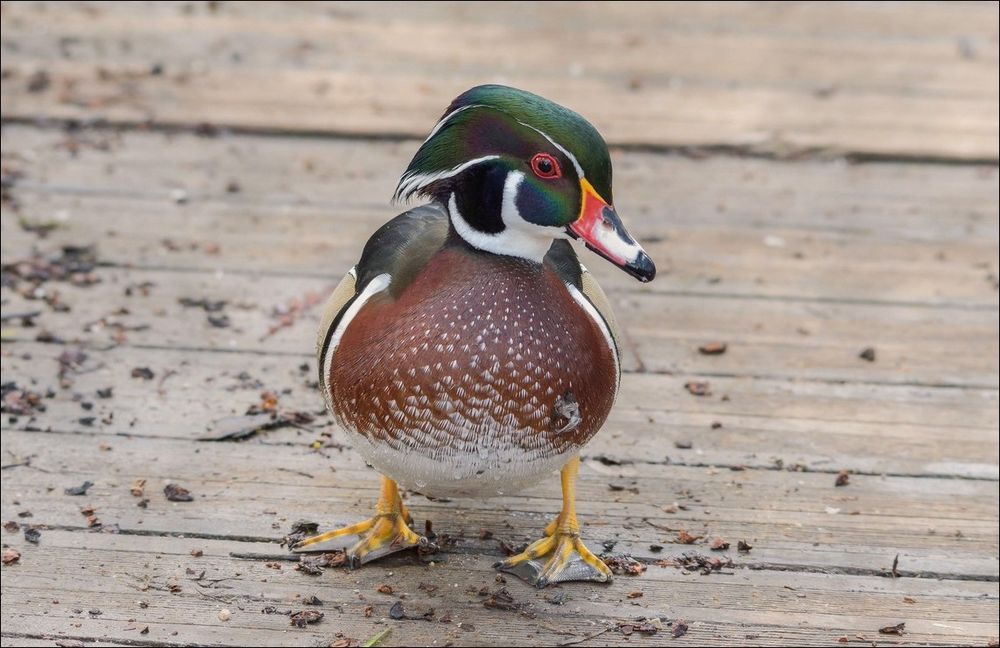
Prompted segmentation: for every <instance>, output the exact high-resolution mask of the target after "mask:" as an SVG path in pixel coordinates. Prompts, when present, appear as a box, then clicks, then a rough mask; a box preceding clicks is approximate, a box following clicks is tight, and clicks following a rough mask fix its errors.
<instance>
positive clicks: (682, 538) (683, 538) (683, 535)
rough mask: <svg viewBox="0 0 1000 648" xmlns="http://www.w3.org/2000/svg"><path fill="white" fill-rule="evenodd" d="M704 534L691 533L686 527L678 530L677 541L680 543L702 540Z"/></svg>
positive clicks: (692, 542)
mask: <svg viewBox="0 0 1000 648" xmlns="http://www.w3.org/2000/svg"><path fill="white" fill-rule="evenodd" d="M703 537H704V536H696V535H691V534H690V533H688V532H687V531H685V530H684V529H681V530H680V531H678V532H677V542H679V543H680V544H694V543H696V542H698V541H699V540H701V539H702V538H703Z"/></svg>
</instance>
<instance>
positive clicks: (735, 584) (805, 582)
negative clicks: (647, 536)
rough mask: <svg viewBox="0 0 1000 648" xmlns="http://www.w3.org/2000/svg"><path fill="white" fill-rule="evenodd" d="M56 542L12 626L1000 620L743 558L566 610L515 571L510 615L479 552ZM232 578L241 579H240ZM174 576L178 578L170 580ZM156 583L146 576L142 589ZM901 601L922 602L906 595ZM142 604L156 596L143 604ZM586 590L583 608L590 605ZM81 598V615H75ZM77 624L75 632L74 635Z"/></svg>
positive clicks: (20, 587)
mask: <svg viewBox="0 0 1000 648" xmlns="http://www.w3.org/2000/svg"><path fill="white" fill-rule="evenodd" d="M46 538H49V541H48V543H47V544H46V545H41V546H39V547H26V548H25V557H24V558H23V559H22V560H23V561H24V562H23V563H22V564H20V565H17V566H16V567H14V568H5V574H6V575H7V579H5V581H4V595H5V599H6V600H9V601H10V605H11V609H12V611H13V612H14V614H13V615H12V618H13V619H14V621H13V623H12V625H11V626H10V629H5V632H17V631H22V629H23V630H27V631H30V632H35V633H40V632H43V631H44V632H49V633H53V634H55V633H65V634H68V635H73V634H77V633H79V634H82V635H84V636H86V635H90V636H93V635H99V636H104V637H108V638H124V637H130V636H131V633H137V632H138V630H139V629H141V628H143V627H146V626H148V627H149V628H150V632H149V636H148V637H147V639H149V640H155V641H164V642H167V643H168V645H172V644H174V643H175V642H176V643H177V644H182V643H192V642H197V643H199V644H206V643H207V644H209V645H232V642H233V640H234V637H240V636H247V637H253V638H254V640H255V641H261V637H264V638H266V640H267V642H268V643H278V642H280V643H282V644H285V643H291V642H295V643H299V644H301V643H303V642H307V641H312V642H316V641H324V642H329V641H330V640H331V637H332V636H333V634H334V633H336V632H345V633H346V634H347V635H348V636H352V637H354V638H360V639H364V638H366V637H368V636H371V635H374V634H376V633H378V632H379V631H380V630H382V629H383V628H385V627H391V628H392V629H393V633H392V635H391V636H390V637H389V638H388V640H387V642H386V644H387V645H414V644H421V643H425V642H426V643H431V642H432V640H433V639H437V640H438V642H439V643H442V642H446V641H455V642H458V643H462V644H472V645H491V644H495V643H497V642H498V641H499V642H502V641H512V640H513V641H514V642H526V641H532V640H534V641H539V642H542V643H559V642H563V641H568V640H572V639H574V638H581V637H586V636H589V635H590V634H592V633H594V632H596V631H599V630H601V629H603V628H604V627H605V625H606V624H609V623H610V624H612V625H613V624H614V623H615V622H617V621H619V620H626V619H634V618H635V617H637V616H644V615H645V616H663V618H664V619H665V620H668V621H672V620H676V619H681V618H683V619H685V620H686V621H687V622H688V624H689V625H690V626H691V633H690V636H689V637H688V640H689V641H699V642H705V641H711V642H721V641H725V642H727V643H735V644H737V645H775V644H779V643H781V642H788V641H795V640H796V639H798V640H800V641H804V642H806V643H816V642H820V641H822V642H833V641H836V638H837V637H838V636H840V635H842V634H845V633H846V634H848V635H849V636H852V637H853V634H854V633H856V632H866V633H868V634H871V635H875V634H876V633H877V628H878V627H880V626H881V625H884V624H886V623H888V622H889V621H891V622H893V623H895V622H897V619H905V620H906V623H907V629H908V631H909V632H908V634H907V637H906V640H908V641H911V642H912V641H921V642H925V641H926V642H929V643H930V645H941V644H947V643H949V642H952V643H953V642H958V641H968V642H971V641H975V640H979V639H980V638H981V637H982V638H985V637H988V636H989V633H990V632H992V631H993V628H994V627H995V626H994V625H991V624H990V622H988V621H983V619H984V618H988V617H989V616H990V615H991V613H992V611H993V609H994V608H995V606H996V600H995V597H992V596H989V594H990V592H991V589H995V588H994V587H992V584H985V583H975V582H968V581H945V582H943V583H935V582H931V581H923V580H920V579H909V578H903V579H896V580H889V579H877V578H871V577H857V576H854V577H844V576H830V575H820V574H790V573H784V574H782V573H769V572H755V571H745V570H739V571H738V572H737V573H736V574H735V575H733V576H712V577H701V576H697V575H683V574H681V573H680V572H678V571H675V570H673V569H660V568H656V567H653V568H650V570H649V571H647V572H646V574H645V575H644V576H642V577H640V578H625V577H622V579H621V580H620V581H619V582H617V583H615V584H613V585H612V586H610V587H599V586H593V585H581V586H580V587H574V588H572V589H570V588H564V591H565V593H566V594H567V597H566V603H565V604H563V605H561V606H556V605H553V604H552V603H550V602H548V601H547V600H546V598H545V597H546V595H549V596H551V593H547V592H538V591H536V590H532V589H530V588H528V587H526V586H524V585H523V584H521V583H518V582H508V583H507V587H508V588H509V589H510V590H511V591H512V593H513V594H514V595H515V596H516V597H517V599H518V600H519V601H521V602H523V603H525V604H526V605H527V606H528V609H529V610H530V611H531V613H532V614H531V616H525V615H521V614H518V613H517V612H513V611H512V612H502V611H496V610H492V611H486V612H485V613H484V612H483V607H482V600H483V597H481V596H479V595H478V590H479V589H481V588H482V587H486V588H487V589H488V590H490V591H492V590H494V589H495V588H497V587H498V585H497V584H496V582H495V581H494V579H493V573H492V571H491V570H490V568H489V564H488V563H487V562H486V561H484V560H482V559H479V558H476V557H466V556H455V557H454V558H453V559H452V560H449V561H447V562H444V563H438V564H436V565H434V566H423V567H415V566H413V564H412V561H411V560H408V559H406V558H402V559H401V558H396V559H390V560H389V562H388V564H387V566H386V567H384V568H382V569H371V568H368V569H363V570H361V571H358V572H353V573H348V572H341V571H337V570H333V571H327V572H326V573H325V574H323V575H322V576H320V577H309V576H305V575H303V574H301V573H299V572H295V571H293V570H292V569H290V565H288V564H284V565H283V566H282V568H281V569H272V568H269V567H267V566H266V565H265V564H264V562H263V561H259V562H251V561H235V560H233V559H231V558H230V557H229V556H228V555H227V554H228V551H230V550H231V549H232V547H233V545H234V544H236V545H239V546H238V548H239V549H243V550H251V551H252V550H254V549H263V550H265V551H266V550H267V548H268V546H267V545H254V544H251V543H233V542H226V541H218V540H202V539H197V540H195V539H180V538H171V539H164V538H155V537H153V538H150V537H144V538H137V537H134V536H125V535H122V536H110V535H106V534H80V533H67V532H50V533H47V534H46ZM192 549H199V550H201V551H203V556H202V557H200V558H193V557H191V555H190V553H189V552H190V550H192ZM152 551H155V552H157V554H158V555H159V556H160V558H159V559H158V560H156V561H150V559H149V552H152ZM49 561H51V564H52V566H59V565H73V568H72V569H70V570H69V572H70V573H75V574H79V576H77V577H76V578H74V580H73V582H72V584H70V586H69V587H67V586H66V583H61V584H59V583H55V582H54V581H53V578H52V576H51V572H49V570H48V569H47V567H48V566H49V564H47V563H49ZM393 565H395V568H393ZM387 568H388V569H391V571H386V569H387ZM188 569H192V570H194V572H195V573H194V575H189V574H188V573H187V570H188ZM202 570H204V573H205V575H204V577H203V579H201V582H200V583H199V582H198V581H196V580H194V578H195V577H196V576H197V575H198V574H199V573H201V572H202ZM234 574H239V576H238V577H236V578H233V577H232V576H233V575H234ZM217 578H224V579H227V580H223V581H221V582H219V583H218V584H216V585H214V586H213V584H212V582H211V579H217ZM387 581H388V582H391V583H392V584H393V585H394V588H395V592H394V593H393V594H392V595H385V594H381V593H378V592H376V591H375V590H376V589H377V588H378V586H379V585H380V584H382V583H385V582H387ZM421 582H424V583H429V584H431V585H437V586H438V587H437V589H436V590H434V591H432V592H431V593H430V594H427V593H426V591H425V590H426V588H425V589H419V588H418V584H419V583H421ZM171 583H176V584H177V585H178V586H179V590H178V591H176V592H174V593H171V592H168V591H166V590H167V588H168V584H171ZM54 585H55V586H57V587H58V586H59V585H62V587H60V589H59V590H58V594H59V599H58V600H59V602H58V603H54V602H53V601H52V598H51V595H50V594H46V592H51V591H52V589H51V588H52V587H53V586H54ZM147 585H148V586H149V588H148V589H145V590H144V591H142V590H141V588H143V587H146V586H147ZM628 590H633V591H641V592H643V594H644V596H643V597H642V598H641V599H640V600H635V599H631V600H629V599H625V597H624V594H625V591H628ZM981 594H986V595H987V596H986V597H985V598H984V597H983V596H981ZM310 595H314V596H317V597H318V598H319V599H320V600H321V601H322V603H321V605H319V606H318V608H317V609H319V610H321V611H323V612H324V613H325V614H326V615H327V616H326V618H325V619H324V620H323V621H322V622H321V623H319V624H317V625H315V626H309V627H307V628H305V629H300V630H291V629H289V628H288V627H287V623H288V621H287V617H285V616H283V615H281V614H271V615H268V614H262V613H261V610H262V608H264V607H265V606H267V605H272V606H274V607H276V608H278V609H279V610H287V609H295V610H298V609H302V608H303V607H304V606H302V604H301V603H300V601H301V599H302V598H303V597H306V596H310ZM403 597H405V599H404V598H403ZM904 597H908V598H909V599H911V600H912V601H913V603H905V602H904ZM401 599H402V600H404V603H405V607H406V610H407V611H408V612H410V613H411V614H415V613H421V612H424V611H426V610H427V609H428V608H434V609H435V612H436V617H437V618H440V617H443V616H445V615H446V614H447V615H448V616H450V617H451V619H452V621H451V623H448V624H440V623H434V624H428V623H426V622H421V621H391V620H389V619H388V618H387V617H388V609H389V607H390V606H391V605H392V604H393V603H395V602H396V601H398V600H401ZM626 600H628V601H629V603H630V604H626ZM95 601H97V603H96V604H97V605H100V609H101V610H102V614H100V615H90V614H88V613H87V612H86V610H90V609H94V606H95ZM138 601H143V602H145V603H146V605H147V606H148V607H139V605H138ZM584 601H586V611H582V610H581V607H580V605H579V604H580V603H582V602H584ZM817 604H821V605H822V606H823V608H824V610H823V612H821V613H817V612H816V610H815V608H816V605H817ZM369 605H370V606H372V608H373V614H372V616H371V618H366V617H365V615H364V608H365V607H366V606H369ZM74 606H76V609H80V610H83V611H84V612H83V613H82V614H80V613H74V612H73V611H72V610H73V609H74ZM623 606H624V609H623ZM224 607H225V608H226V609H229V610H230V611H231V612H232V618H231V619H230V621H228V622H225V623H223V622H220V621H219V620H218V619H217V612H218V610H220V609H222V608H224ZM876 610H877V611H876ZM786 613H787V614H789V615H790V617H791V618H792V619H793V620H794V624H792V623H789V622H788V620H787V619H786V620H785V621H781V619H780V616H781V615H783V614H786ZM131 619H134V621H133V620H131ZM886 619H888V620H889V621H886ZM75 624H79V626H76V625H75ZM470 626H471V627H470ZM789 626H791V627H789ZM76 627H78V628H80V629H78V630H75V631H74V628H76ZM172 632H173V633H176V634H172ZM666 632H669V626H668V627H667V628H665V630H664V633H666ZM891 641H892V640H891V639H890V640H889V641H888V642H885V643H891ZM621 644H627V640H626V639H625V638H624V637H623V636H622V634H621V633H620V632H618V631H617V630H614V631H612V632H609V633H607V634H604V635H602V636H601V637H600V640H599V642H598V645H621Z"/></svg>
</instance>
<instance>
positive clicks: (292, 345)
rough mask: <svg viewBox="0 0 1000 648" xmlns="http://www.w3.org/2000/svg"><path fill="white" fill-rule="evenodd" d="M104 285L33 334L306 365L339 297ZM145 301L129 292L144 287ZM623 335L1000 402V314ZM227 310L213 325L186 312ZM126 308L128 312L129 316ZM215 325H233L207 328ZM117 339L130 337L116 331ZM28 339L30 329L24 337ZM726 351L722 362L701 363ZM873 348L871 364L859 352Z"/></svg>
mask: <svg viewBox="0 0 1000 648" xmlns="http://www.w3.org/2000/svg"><path fill="white" fill-rule="evenodd" d="M97 276H98V277H100V278H101V279H102V281H101V282H100V283H98V284H96V285H91V286H85V287H77V286H73V285H66V284H48V285H47V289H50V290H58V291H59V294H60V300H61V301H62V302H64V303H65V304H68V305H71V307H70V310H69V311H66V312H46V313H44V315H42V316H39V317H38V318H37V321H36V324H37V326H39V327H43V328H44V329H46V330H48V331H49V332H50V333H52V334H54V335H56V336H57V337H58V338H60V339H63V340H68V341H80V342H83V343H91V344H98V345H105V344H108V343H111V342H113V341H122V340H126V341H128V342H129V343H130V344H136V345H152V346H170V347H176V348H204V349H218V350H223V351H225V350H230V351H232V350H241V351H250V352H255V353H256V352H281V353H292V354H296V355H301V356H311V355H312V353H313V347H314V342H315V335H316V329H317V327H318V322H319V314H320V313H319V311H320V310H321V309H320V308H319V306H317V305H316V304H319V305H321V304H322V302H323V301H324V300H325V297H326V295H328V294H329V292H330V291H331V290H332V289H333V286H334V283H333V282H332V281H330V280H325V279H316V278H311V277H303V278H300V277H294V276H293V277H285V276H277V275H268V276H255V275H253V274H242V273H240V274H234V273H231V274H226V273H218V274H213V273H207V272H198V273H176V272H171V271H160V270H138V269H124V268H122V269H116V268H108V269H101V270H99V271H98V272H97ZM150 284H151V287H149V288H148V292H149V295H148V296H147V295H144V294H143V291H142V290H136V289H134V288H133V289H132V291H131V293H132V294H131V295H130V296H126V294H125V291H126V289H127V288H128V287H129V286H136V285H147V286H149V285H150ZM2 294H3V295H4V296H5V299H6V303H4V305H3V308H4V312H5V313H20V312H28V311H32V310H37V308H38V307H39V302H38V300H34V299H26V298H24V297H23V296H21V295H19V294H17V293H16V292H14V291H12V290H11V289H9V288H4V289H3V293H2ZM609 298H610V299H611V301H612V304H613V305H614V306H615V308H616V311H617V312H618V313H619V320H620V321H621V322H622V327H623V330H624V331H625V335H626V336H627V338H628V339H629V341H630V343H631V344H633V345H634V347H635V348H636V350H637V353H638V356H637V357H638V359H636V357H626V361H627V364H626V369H636V368H638V369H641V370H648V371H654V372H661V373H663V372H666V373H702V374H706V375H731V376H748V375H751V376H762V377H775V378H804V379H813V380H826V381H842V380H859V381H864V382H878V383H888V384H924V385H951V386H960V387H961V386H966V387H974V388H987V389H995V388H996V387H997V380H998V379H997V372H998V362H1000V360H998V356H997V349H998V338H997V331H998V328H1000V317H998V314H997V312H996V311H993V312H990V311H987V310H964V309H963V310H944V309H939V308H935V307H916V306H910V305H907V306H898V305H883V304H838V303H823V304H816V303H809V302H796V301H785V300H771V299H766V298H747V299H739V300H734V299H729V298H726V297H714V296H707V295H704V296H699V295H661V294H656V293H645V292H643V293H637V294H630V293H624V294H623V293H612V294H611V295H609ZM185 299H188V300H200V299H209V300H213V301H225V302H226V306H225V308H224V309H223V310H221V311H218V312H213V313H209V314H206V313H205V312H204V310H203V309H202V308H198V307H191V306H186V305H185V302H183V301H182V300H185ZM295 300H298V302H299V303H312V304H314V305H313V307H312V308H310V309H307V311H306V312H304V313H303V314H302V316H300V317H298V318H296V319H295V321H294V323H292V324H291V325H290V326H287V327H284V328H281V329H280V330H277V331H276V332H275V333H274V334H273V335H269V332H270V331H271V330H272V328H273V327H275V326H276V325H277V323H278V321H279V318H278V317H275V316H273V315H272V313H273V312H274V309H281V308H284V307H286V306H287V305H288V304H290V303H293V302H294V301H295ZM122 309H124V311H123V310H122ZM207 315H211V316H212V317H219V316H220V315H225V316H226V317H227V318H228V326H224V327H221V328H220V326H219V325H217V324H212V323H211V322H210V321H209V318H208V317H207ZM120 327H125V328H124V329H121V328H120ZM22 335H23V336H27V338H28V339H33V338H34V336H35V335H36V332H35V330H34V329H28V330H25V331H23V332H22V334H20V335H18V336H17V337H21V336H22ZM711 340H722V341H726V342H727V343H728V344H729V350H728V351H727V352H726V353H725V354H723V355H719V356H705V355H702V354H700V353H699V352H698V350H697V348H698V346H699V345H700V344H704V343H705V342H707V341H711ZM869 346H871V347H875V348H876V349H877V353H878V357H877V359H876V361H875V362H867V361H865V360H862V359H860V358H859V357H858V354H859V353H860V352H861V350H862V349H864V348H866V347H869Z"/></svg>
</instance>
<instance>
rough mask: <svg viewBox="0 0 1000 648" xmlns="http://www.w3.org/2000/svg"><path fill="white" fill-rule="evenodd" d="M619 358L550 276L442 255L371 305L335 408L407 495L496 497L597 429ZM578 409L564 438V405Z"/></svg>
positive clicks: (350, 335)
mask: <svg viewBox="0 0 1000 648" xmlns="http://www.w3.org/2000/svg"><path fill="white" fill-rule="evenodd" d="M615 353H616V352H615V350H614V349H612V348H610V346H609V344H608V342H607V337H606V336H605V334H604V333H603V332H602V330H601V329H600V325H599V324H598V323H597V322H595V321H594V320H593V319H592V318H591V316H590V315H588V314H587V313H586V312H585V311H584V309H583V308H581V307H580V305H579V304H578V303H576V302H575V301H574V299H573V298H572V296H570V294H569V292H568V291H567V289H566V287H565V285H564V284H563V283H562V282H561V280H560V279H559V277H558V276H557V275H556V274H555V272H553V271H552V270H551V269H550V268H548V267H546V266H543V265H538V264H533V263H530V262H527V261H523V260H520V259H515V258H512V257H500V256H495V255H489V254H481V253H476V252H471V251H468V250H465V249H462V248H451V247H446V248H444V249H443V250H442V251H441V252H439V253H437V254H436V255H435V256H434V257H433V258H432V259H431V260H430V261H429V262H428V263H427V265H426V266H425V267H424V268H423V270H422V271H421V272H420V274H419V275H418V276H417V277H416V278H415V279H414V280H413V281H412V283H411V284H410V285H409V286H407V287H406V288H405V290H403V292H402V294H400V295H399V296H398V298H397V299H393V298H392V297H391V296H390V295H389V294H388V293H387V292H385V293H379V294H377V295H375V296H374V297H373V298H372V299H371V300H370V301H369V302H367V303H366V304H365V305H364V306H363V307H362V308H361V309H360V310H359V311H358V313H357V315H356V316H355V317H354V319H353V320H351V322H350V323H349V324H348V325H347V327H346V329H345V330H344V333H343V336H342V338H341V340H340V344H339V346H338V347H337V350H336V353H335V355H334V356H333V358H332V362H331V367H330V374H329V376H328V379H327V385H328V386H329V390H330V394H329V396H330V403H331V405H332V407H333V410H334V412H335V413H336V415H337V416H338V418H339V419H340V421H341V422H342V423H343V425H344V427H345V428H347V429H348V430H349V431H351V432H352V433H353V436H355V437H356V438H355V439H354V441H355V445H356V447H357V448H358V450H359V451H360V452H361V454H362V455H363V456H364V457H365V458H366V460H368V461H369V462H370V463H371V464H372V465H373V466H374V467H375V468H376V469H378V470H379V471H380V472H382V473H384V474H386V475H388V476H389V477H391V478H393V479H395V480H396V481H398V482H400V483H401V484H402V485H403V486H405V487H407V488H411V489H415V490H418V491H420V492H423V493H426V494H429V495H435V496H446V495H478V496H484V495H485V496H489V495H497V494H501V493H507V492H511V491H513V490H515V489H518V488H521V487H523V486H526V485H530V484H532V483H534V482H537V481H538V480H539V478H540V477H541V476H543V475H544V474H546V473H548V472H551V471H552V470H555V469H557V468H559V467H561V465H562V464H563V463H564V462H565V461H566V460H567V459H568V458H569V457H570V456H572V454H573V453H575V452H577V451H578V449H579V448H580V446H582V445H583V444H584V443H586V442H587V441H588V440H589V439H590V438H591V437H592V436H593V435H594V434H595V433H596V432H597V430H598V429H599V428H600V426H601V425H602V424H603V423H604V420H605V419H606V418H607V415H608V413H609V411H610V409H611V405H612V403H613V402H614V397H615V390H616V388H617V385H616V381H617V364H616V362H617V359H616V356H615V355H614V354H615ZM570 394H571V395H572V398H573V399H575V401H576V402H577V403H578V404H579V413H580V422H579V424H578V425H576V426H575V427H572V428H571V429H566V428H567V427H568V426H566V421H565V420H564V419H562V418H561V417H560V414H559V412H558V411H557V410H556V401H557V399H559V398H560V397H562V398H566V397H567V396H568V395H570Z"/></svg>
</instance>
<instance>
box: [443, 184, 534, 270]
mask: <svg viewBox="0 0 1000 648" xmlns="http://www.w3.org/2000/svg"><path fill="white" fill-rule="evenodd" d="M513 176H514V174H511V177H513ZM507 184H514V185H515V186H513V187H504V196H503V205H502V207H501V209H500V220H501V221H502V223H501V225H502V226H501V227H500V229H499V231H497V232H484V231H481V230H478V229H476V228H475V227H473V226H472V225H470V224H469V220H468V219H467V218H466V217H465V216H464V215H463V214H462V213H461V211H460V210H459V208H458V201H457V200H456V198H455V194H454V193H452V194H451V195H450V196H449V197H448V201H447V203H446V204H445V208H446V210H447V212H448V220H449V221H450V222H451V230H452V232H454V233H455V234H456V235H457V236H459V237H460V238H461V239H462V240H463V241H464V242H465V243H467V244H469V246H471V247H473V248H475V249H477V250H481V251H483V252H490V253H492V254H499V255H502V256H512V257H519V258H522V259H526V260H528V261H532V262H534V263H541V262H542V259H543V258H545V254H546V252H548V251H549V247H551V246H552V237H551V235H547V234H548V233H547V232H536V231H534V229H535V228H538V229H541V228H539V227H538V226H535V225H531V224H530V223H527V222H525V221H524V220H523V219H522V218H521V217H520V216H519V215H518V214H517V207H516V206H515V205H514V202H513V196H515V195H516V194H517V187H516V181H515V182H514V183H512V182H511V181H508V183H507ZM508 195H509V196H510V200H508ZM508 203H509V204H508ZM519 223H524V226H523V227H519V226H518V224H519Z"/></svg>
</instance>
